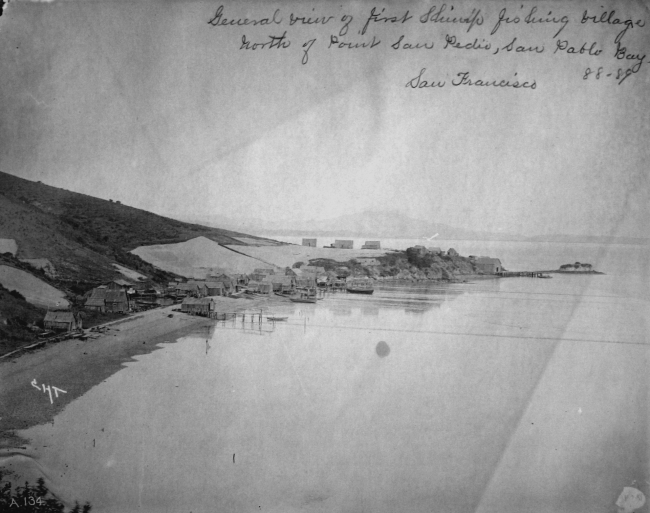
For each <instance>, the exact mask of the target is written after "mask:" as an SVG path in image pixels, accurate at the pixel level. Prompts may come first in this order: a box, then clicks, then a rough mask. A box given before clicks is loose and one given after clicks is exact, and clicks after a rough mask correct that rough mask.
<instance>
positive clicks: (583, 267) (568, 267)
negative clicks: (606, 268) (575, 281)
mask: <svg viewBox="0 0 650 513" xmlns="http://www.w3.org/2000/svg"><path fill="white" fill-rule="evenodd" d="M547 272H555V273H571V274H605V273H601V272H599V271H596V270H594V268H593V266H592V265H591V264H586V263H580V262H575V263H573V264H564V265H561V266H560V268H559V269H556V270H554V271H547Z"/></svg>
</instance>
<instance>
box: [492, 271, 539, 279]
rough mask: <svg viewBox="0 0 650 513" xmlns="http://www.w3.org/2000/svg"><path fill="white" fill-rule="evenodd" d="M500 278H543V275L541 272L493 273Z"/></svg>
mask: <svg viewBox="0 0 650 513" xmlns="http://www.w3.org/2000/svg"><path fill="white" fill-rule="evenodd" d="M495 274H496V275H497V276H499V277H501V278H512V277H525V278H543V277H544V273H543V272H541V271H499V272H498V273H495Z"/></svg>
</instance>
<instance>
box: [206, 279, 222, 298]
mask: <svg viewBox="0 0 650 513" xmlns="http://www.w3.org/2000/svg"><path fill="white" fill-rule="evenodd" d="M205 286H206V288H207V295H208V296H225V295H226V287H225V286H224V284H223V283H222V282H220V281H208V282H206V283H205Z"/></svg>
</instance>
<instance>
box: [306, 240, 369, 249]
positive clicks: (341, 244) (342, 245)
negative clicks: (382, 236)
mask: <svg viewBox="0 0 650 513" xmlns="http://www.w3.org/2000/svg"><path fill="white" fill-rule="evenodd" d="M317 242H318V241H317V239H302V245H303V246H308V247H310V248H315V247H317ZM323 247H324V248H338V249H354V241H353V240H351V239H336V240H335V241H334V243H332V244H330V245H329V246H323ZM361 249H381V242H380V241H378V240H367V241H366V243H365V244H364V245H362V246H361Z"/></svg>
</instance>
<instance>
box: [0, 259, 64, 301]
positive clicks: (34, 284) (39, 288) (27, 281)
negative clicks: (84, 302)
mask: <svg viewBox="0 0 650 513" xmlns="http://www.w3.org/2000/svg"><path fill="white" fill-rule="evenodd" d="M0 283H2V285H3V287H5V288H6V289H9V290H17V291H18V292H20V293H21V294H22V295H23V296H24V297H25V299H26V300H27V301H29V302H30V303H32V304H33V305H36V306H42V307H44V308H48V307H49V308H57V307H60V308H66V307H67V306H68V304H69V303H68V301H67V300H66V299H65V294H63V292H61V291H60V290H58V289H55V288H54V287H52V286H51V285H48V284H47V283H45V282H44V281H43V280H39V279H38V278H36V277H35V276H32V275H31V274H29V273H26V272H25V271H21V270H20V269H16V268H15V267H9V266H7V265H0Z"/></svg>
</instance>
